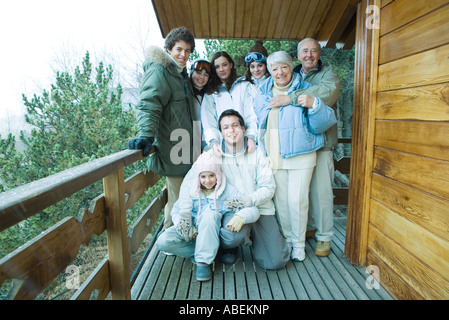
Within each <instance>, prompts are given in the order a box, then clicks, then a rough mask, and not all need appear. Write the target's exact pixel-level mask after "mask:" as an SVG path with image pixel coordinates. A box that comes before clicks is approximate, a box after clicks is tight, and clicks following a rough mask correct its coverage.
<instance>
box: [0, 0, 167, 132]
mask: <svg viewBox="0 0 449 320" xmlns="http://www.w3.org/2000/svg"><path fill="white" fill-rule="evenodd" d="M139 30H140V31H139ZM144 31H148V34H149V35H150V38H149V39H148V40H147V41H146V45H150V44H154V45H159V46H163V39H162V36H161V32H160V29H159V26H158V23H157V20H156V18H155V14H154V9H153V5H152V3H151V0H127V1H123V0H77V1H65V0H14V1H1V2H0V35H1V40H2V49H1V58H0V134H1V135H2V138H5V130H6V132H7V128H8V126H9V127H11V123H10V122H11V121H8V119H12V117H13V115H15V114H17V113H23V110H25V107H24V106H23V103H22V98H21V95H22V93H25V94H26V95H27V96H28V97H29V98H30V97H32V95H33V93H36V94H38V95H41V93H42V89H50V84H51V83H54V82H53V80H54V74H53V71H52V70H51V68H50V65H51V64H52V62H53V63H54V59H55V56H56V55H57V54H60V53H61V52H62V49H61V47H63V46H65V47H73V48H76V50H78V52H80V54H81V55H82V56H84V54H85V53H86V51H89V52H90V54H91V56H92V55H93V54H94V53H98V52H108V53H113V54H114V55H116V56H117V58H120V57H121V56H122V54H121V52H123V51H126V50H129V49H131V50H132V48H131V47H132V46H135V47H137V49H138V46H139V44H138V43H137V41H138V40H142V38H143V37H145V36H147V35H148V34H144V33H145V32H144ZM139 33H140V34H139ZM139 38H140V39H139ZM134 49H136V48H134ZM134 53H135V52H134ZM139 54H140V53H139ZM140 58H142V57H140ZM81 59H82V57H81ZM128 59H129V57H128ZM136 59H138V58H136ZM80 61H81V60H80ZM77 65H80V63H78V64H77ZM13 126H14V124H13ZM13 133H15V132H13Z"/></svg>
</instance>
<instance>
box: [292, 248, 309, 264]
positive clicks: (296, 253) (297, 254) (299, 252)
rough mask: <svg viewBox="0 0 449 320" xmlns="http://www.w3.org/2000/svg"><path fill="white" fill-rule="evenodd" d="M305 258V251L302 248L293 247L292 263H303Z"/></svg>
mask: <svg viewBox="0 0 449 320" xmlns="http://www.w3.org/2000/svg"><path fill="white" fill-rule="evenodd" d="M305 258H306V250H305V249H304V248H298V247H293V249H292V253H291V259H292V260H293V261H303V260H304V259H305Z"/></svg>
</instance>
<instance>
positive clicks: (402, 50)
mask: <svg viewBox="0 0 449 320" xmlns="http://www.w3.org/2000/svg"><path fill="white" fill-rule="evenodd" d="M374 129H375V133H374V149H373V172H372V180H371V194H370V204H369V207H370V214H369V225H368V242H367V265H376V266H378V267H379V268H380V277H381V282H382V283H384V284H385V285H386V286H387V287H388V288H389V289H390V291H391V293H392V294H393V295H394V296H396V297H397V298H399V299H448V298H449V263H448V260H449V1H448V0H432V1H427V0H415V1H413V2H412V1H409V0H395V1H391V0H384V1H382V2H381V8H380V32H379V64H378V83H377V97H376V105H375V128H374Z"/></svg>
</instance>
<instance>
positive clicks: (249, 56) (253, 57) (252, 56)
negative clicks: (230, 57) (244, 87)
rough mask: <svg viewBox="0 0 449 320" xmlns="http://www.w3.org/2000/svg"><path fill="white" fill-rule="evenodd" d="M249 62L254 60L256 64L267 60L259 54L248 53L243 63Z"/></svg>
mask: <svg viewBox="0 0 449 320" xmlns="http://www.w3.org/2000/svg"><path fill="white" fill-rule="evenodd" d="M251 60H254V61H256V62H263V61H266V60H267V59H266V58H265V56H264V55H263V54H261V53H259V52H250V53H248V54H247V55H246V57H245V62H247V63H250V62H251Z"/></svg>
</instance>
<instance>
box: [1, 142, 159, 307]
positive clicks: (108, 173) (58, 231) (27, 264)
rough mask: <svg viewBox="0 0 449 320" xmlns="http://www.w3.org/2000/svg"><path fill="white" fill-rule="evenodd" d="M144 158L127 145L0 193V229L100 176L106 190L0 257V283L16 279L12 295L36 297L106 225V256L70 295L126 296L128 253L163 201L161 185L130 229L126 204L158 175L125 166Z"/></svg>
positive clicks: (155, 215) (93, 181)
mask: <svg viewBox="0 0 449 320" xmlns="http://www.w3.org/2000/svg"><path fill="white" fill-rule="evenodd" d="M140 159H142V153H141V151H140V150H137V151H131V150H125V151H122V152H118V153H116V154H113V155H110V156H107V157H104V158H101V159H97V160H94V161H91V162H89V163H85V164H83V165H80V166H77V167H74V168H72V169H68V170H65V171H63V172H60V173H57V174H54V175H52V176H49V177H47V178H44V179H41V180H38V181H34V182H32V183H29V184H26V185H23V186H20V187H18V188H15V189H13V190H10V191H7V192H4V193H1V194H0V232H1V231H3V230H5V229H7V228H9V227H11V226H13V225H15V224H17V223H19V222H21V221H23V220H25V219H27V218H29V217H31V216H33V215H35V214H37V213H39V212H40V211H42V210H44V209H45V208H47V207H49V206H51V205H53V204H55V203H57V202H59V201H61V200H62V199H64V198H67V197H69V196H71V195H72V194H73V193H75V192H77V191H79V190H82V189H84V188H86V187H87V186H90V185H91V184H93V183H95V182H96V181H99V180H101V179H103V188H104V194H102V195H100V196H99V197H97V198H96V199H94V200H93V205H92V206H91V209H90V210H85V211H84V214H82V215H81V217H79V218H75V217H67V218H65V219H63V220H62V221H60V222H59V223H57V224H56V225H54V226H53V227H51V228H50V229H48V230H47V231H45V232H43V233H42V234H41V235H39V236H37V237H36V238H34V239H33V240H31V241H29V242H28V243H26V244H25V245H23V246H21V247H20V248H18V249H17V250H15V251H14V252H12V253H10V254H8V255H7V256H5V257H3V258H2V259H1V260H0V286H1V285H2V284H3V283H4V282H5V281H6V280H8V279H12V280H14V281H15V285H14V287H13V289H12V290H11V291H10V293H9V294H8V298H10V299H34V298H36V297H37V296H38V294H39V293H40V292H41V291H42V290H43V289H45V288H46V287H47V286H48V285H49V284H50V283H51V282H52V281H53V280H54V279H55V278H56V277H57V276H58V275H59V274H60V273H61V272H64V271H65V270H66V268H67V267H68V266H69V265H70V264H71V263H72V261H73V260H74V259H75V258H76V256H77V254H78V252H79V250H80V247H81V245H83V244H84V245H88V244H89V242H90V239H91V237H92V236H93V234H96V235H100V234H102V233H103V232H105V231H106V233H107V247H108V256H107V257H105V259H104V260H103V261H102V262H101V263H100V264H99V265H98V266H97V268H96V269H95V270H94V272H93V273H92V274H91V275H90V276H89V277H88V279H87V280H86V281H84V283H83V284H82V285H81V287H80V288H79V289H78V290H77V291H76V292H75V294H74V295H73V296H72V299H90V298H91V297H92V296H93V293H95V297H96V298H97V299H105V298H106V297H107V296H108V295H109V294H111V298H112V299H130V298H131V293H130V253H133V252H135V251H136V250H137V248H138V247H139V245H140V243H142V241H143V240H144V238H145V237H146V235H147V234H148V233H149V231H150V230H151V229H152V228H153V226H154V224H155V223H156V221H157V218H158V216H159V215H160V213H161V210H162V208H163V206H164V205H165V203H166V202H167V196H166V191H165V188H164V189H163V190H162V192H161V194H160V195H159V196H158V197H156V198H155V199H154V200H153V201H152V203H151V204H150V205H149V206H148V207H147V209H146V210H145V211H144V212H143V213H142V214H141V215H140V217H139V218H138V220H137V221H136V222H135V223H134V224H133V226H131V228H130V232H129V233H128V227H127V223H126V210H127V209H128V208H130V207H131V206H132V205H133V204H134V203H135V202H136V201H137V200H138V199H140V197H142V195H143V194H144V193H145V192H146V190H147V189H148V188H149V187H151V186H153V185H154V184H155V183H156V182H157V181H158V180H159V179H160V178H161V177H160V176H158V175H156V174H154V173H153V172H147V173H144V172H139V173H137V174H135V175H133V176H132V177H130V178H128V179H126V180H125V177H124V168H125V167H126V166H129V165H131V164H133V163H134V162H136V161H138V160H140Z"/></svg>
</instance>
